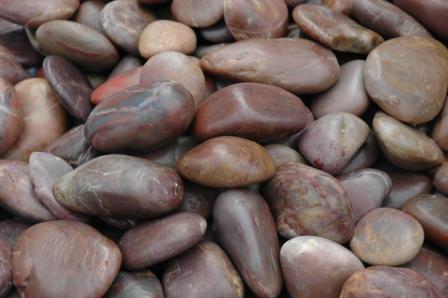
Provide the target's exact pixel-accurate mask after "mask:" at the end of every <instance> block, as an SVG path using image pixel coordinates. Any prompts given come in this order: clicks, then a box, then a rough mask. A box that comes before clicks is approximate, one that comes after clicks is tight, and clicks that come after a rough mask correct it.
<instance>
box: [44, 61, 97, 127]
mask: <svg viewBox="0 0 448 298" xmlns="http://www.w3.org/2000/svg"><path fill="white" fill-rule="evenodd" d="M43 69H44V74H45V78H46V79H47V80H48V82H49V83H50V85H51V87H52V88H53V89H54V91H55V92H56V94H57V95H58V98H59V100H60V102H61V104H62V105H63V106H64V108H65V110H66V111H67V112H69V113H70V114H71V115H72V116H74V117H75V118H77V119H80V120H82V121H85V120H86V119H87V117H88V116H89V114H90V111H91V109H92V104H91V103H90V94H91V93H92V86H91V85H90V83H89V80H88V79H87V77H86V76H85V75H84V73H82V72H81V71H80V70H79V69H78V68H77V67H76V66H75V65H73V64H72V63H70V62H69V61H67V60H66V59H64V58H62V57H59V56H47V57H46V58H45V59H44V62H43Z"/></svg>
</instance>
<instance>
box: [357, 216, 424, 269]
mask: <svg viewBox="0 0 448 298" xmlns="http://www.w3.org/2000/svg"><path fill="white" fill-rule="evenodd" d="M423 238H424V233H423V228H422V226H421V224H420V223H419V222H418V221H417V220H415V219H414V218H413V217H411V216H410V215H408V214H407V213H404V212H402V211H400V210H396V209H392V208H378V209H374V210H372V211H370V212H369V213H367V214H366V215H364V216H363V217H362V218H361V219H360V220H359V221H358V223H357V224H356V226H355V232H354V234H353V238H352V239H351V241H350V247H351V250H352V251H353V253H355V254H356V255H357V256H358V258H360V259H361V260H362V261H363V262H365V263H368V264H370V265H385V266H399V265H403V264H405V263H407V262H409V261H410V260H412V259H413V258H414V257H415V256H416V255H417V253H418V252H419V250H420V248H421V246H422V244H423Z"/></svg>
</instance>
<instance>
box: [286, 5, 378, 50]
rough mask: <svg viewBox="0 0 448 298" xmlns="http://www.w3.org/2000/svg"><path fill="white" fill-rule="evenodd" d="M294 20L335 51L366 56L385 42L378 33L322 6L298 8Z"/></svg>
mask: <svg viewBox="0 0 448 298" xmlns="http://www.w3.org/2000/svg"><path fill="white" fill-rule="evenodd" d="M292 16H293V18H294V21H295V22H296V23H297V25H298V26H299V28H300V29H301V30H303V32H305V33H306V34H307V35H308V36H310V37H311V38H312V39H315V40H317V41H318V42H320V43H321V44H323V45H325V46H327V47H328V48H330V49H333V50H336V51H340V52H349V53H359V54H367V53H369V52H370V51H372V50H373V49H374V48H375V47H377V46H378V45H379V44H380V43H382V42H383V41H384V39H383V38H382V37H381V36H380V35H379V34H378V33H376V32H374V31H372V30H369V29H367V28H364V27H362V26H361V25H359V24H358V23H356V22H354V21H353V20H352V19H350V18H349V17H347V16H345V15H344V14H341V13H337V12H334V11H333V10H331V9H330V8H328V7H326V6H323V5H316V4H302V5H298V6H296V8H294V11H293V13H292Z"/></svg>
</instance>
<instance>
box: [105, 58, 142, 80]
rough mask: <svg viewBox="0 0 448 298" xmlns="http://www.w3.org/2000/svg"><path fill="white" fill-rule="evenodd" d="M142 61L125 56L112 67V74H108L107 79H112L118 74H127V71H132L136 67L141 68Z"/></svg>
mask: <svg viewBox="0 0 448 298" xmlns="http://www.w3.org/2000/svg"><path fill="white" fill-rule="evenodd" d="M142 65H143V61H142V59H141V58H140V57H135V56H132V55H126V56H124V57H123V58H121V59H120V62H118V64H117V65H116V66H115V67H114V69H113V70H112V72H111V73H110V74H109V77H108V79H110V78H113V77H114V76H116V75H118V74H122V73H125V72H127V71H128V70H131V69H134V68H136V67H139V66H142Z"/></svg>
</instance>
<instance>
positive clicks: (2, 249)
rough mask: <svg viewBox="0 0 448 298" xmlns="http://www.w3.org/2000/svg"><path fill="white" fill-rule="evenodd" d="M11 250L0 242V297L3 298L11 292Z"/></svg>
mask: <svg viewBox="0 0 448 298" xmlns="http://www.w3.org/2000/svg"><path fill="white" fill-rule="evenodd" d="M11 255H12V249H11V248H10V247H9V246H8V244H6V243H5V242H3V241H0V297H5V296H6V294H8V292H9V291H10V290H11V288H12V286H13V284H12V274H11V269H12V260H11Z"/></svg>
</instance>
